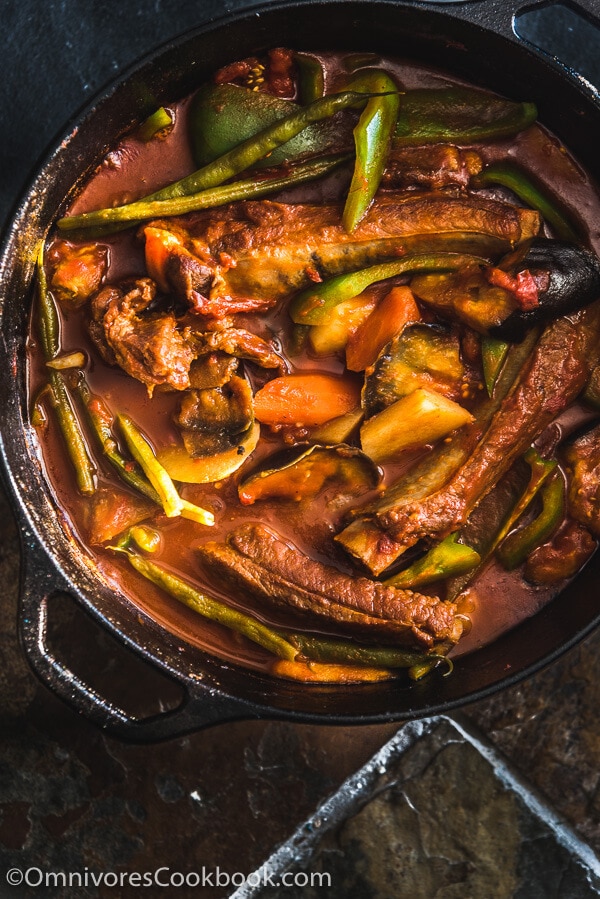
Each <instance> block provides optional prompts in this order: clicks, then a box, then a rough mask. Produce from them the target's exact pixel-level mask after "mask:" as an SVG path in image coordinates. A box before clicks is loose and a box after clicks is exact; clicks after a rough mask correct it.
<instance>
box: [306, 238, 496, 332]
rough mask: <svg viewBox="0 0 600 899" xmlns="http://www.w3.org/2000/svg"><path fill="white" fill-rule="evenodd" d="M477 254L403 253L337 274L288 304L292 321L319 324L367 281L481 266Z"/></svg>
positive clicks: (361, 288)
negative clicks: (368, 265) (393, 258)
mask: <svg viewBox="0 0 600 899" xmlns="http://www.w3.org/2000/svg"><path fill="white" fill-rule="evenodd" d="M485 264H486V263H485V260H484V259H481V258H480V257H479V256H470V255H468V254H464V253H423V254H416V255H411V256H404V258H402V259H397V260H394V261H393V262H382V263H380V264H379V265H372V266H370V267H369V268H363V269H360V270H359V271H357V272H349V273H348V274H344V275H337V276H336V277H335V278H330V279H329V280H327V281H323V283H322V284H316V285H313V286H311V287H308V288H307V289H306V290H303V291H302V292H301V293H299V294H298V296H296V297H295V298H294V299H293V300H292V302H291V303H290V306H289V312H290V315H291V317H292V321H294V322H296V324H298V325H320V324H322V323H323V322H325V321H326V320H327V315H328V313H329V311H330V310H331V309H333V308H334V307H335V306H337V305H338V303H343V302H344V300H349V299H351V298H352V297H356V296H358V295H359V293H362V292H363V290H366V289H367V287H370V286H371V284H375V283H377V282H378V281H385V280H386V279H387V278H395V277H396V276H397V275H404V274H406V273H407V272H424V271H455V270H456V269H460V268H462V267H463V266H467V265H485Z"/></svg>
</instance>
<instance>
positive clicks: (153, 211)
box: [57, 156, 348, 231]
mask: <svg viewBox="0 0 600 899" xmlns="http://www.w3.org/2000/svg"><path fill="white" fill-rule="evenodd" d="M347 159H348V157H347V156H330V157H328V158H327V159H322V160H314V161H312V162H307V163H304V164H303V165H297V166H295V168H293V169H291V170H288V171H287V173H286V174H284V175H276V176H274V177H271V178H264V177H262V178H259V177H256V178H248V179H245V180H243V181H235V182H234V183H233V184H225V185H223V186H222V187H215V188H211V189H206V190H202V191H199V192H198V193H196V194H190V195H187V196H175V197H173V198H171V199H169V198H163V199H161V198H157V195H152V197H153V198H152V197H147V198H146V199H144V200H138V201H136V202H135V203H128V204H127V205H125V206H114V207H110V208H108V209H98V210H96V211H94V212H83V213H81V214H80V215H71V216H67V217H66V218H62V219H59V220H58V223H57V224H58V227H59V228H60V230H61V231H76V230H79V229H84V228H97V227H98V226H102V225H110V224H114V223H119V222H125V223H128V224H135V223H136V222H139V221H142V220H143V219H150V218H162V217H165V216H170V215H185V213H186V212H195V211H197V210H199V209H211V208H214V207H217V206H225V205H226V204H227V203H233V202H235V201H237V200H251V199H258V198H259V197H264V196H267V195H268V194H272V193H275V192H276V191H278V190H283V189H284V188H286V187H292V186H294V185H297V184H304V183H305V182H306V181H314V180H315V179H316V178H321V177H323V176H324V175H327V174H329V172H331V171H333V169H335V168H336V167H337V166H338V165H340V164H341V163H342V162H346V160H347Z"/></svg>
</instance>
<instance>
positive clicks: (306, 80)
mask: <svg viewBox="0 0 600 899" xmlns="http://www.w3.org/2000/svg"><path fill="white" fill-rule="evenodd" d="M294 60H295V62H296V65H297V66H298V70H299V78H298V82H299V83H298V94H299V98H300V102H301V103H302V105H303V106H306V105H307V104H309V103H314V101H315V100H319V99H320V98H321V97H322V96H323V94H324V93H325V77H324V74H323V66H322V65H321V63H320V62H319V60H318V59H317V58H316V57H315V56H310V55H309V54H307V53H296V54H295V56H294Z"/></svg>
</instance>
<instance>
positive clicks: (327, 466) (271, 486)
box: [238, 444, 382, 505]
mask: <svg viewBox="0 0 600 899" xmlns="http://www.w3.org/2000/svg"><path fill="white" fill-rule="evenodd" d="M287 455H289V454H286V456H287ZM267 465H271V466H273V467H270V468H266V469H262V470H261V471H256V472H253V473H252V474H251V475H250V477H248V478H246V479H245V480H244V481H242V483H240V485H239V487H238V495H239V498H240V502H241V503H242V504H243V505H250V504H252V503H255V502H256V501H257V500H259V499H286V500H293V501H295V502H300V500H303V499H311V498H313V497H315V496H316V495H317V494H318V493H320V491H321V490H322V489H323V488H324V487H325V486H326V484H327V483H329V482H330V481H333V480H334V481H335V482H336V484H337V486H338V490H339V492H340V493H343V494H344V495H350V494H354V493H358V492H360V491H362V490H372V489H374V488H375V487H377V486H378V484H379V483H380V482H381V478H382V472H381V470H380V469H379V468H378V466H377V465H375V463H374V462H372V460H371V459H369V457H368V456H366V455H365V454H364V453H363V452H361V450H359V449H358V448H357V447H354V446H346V445H345V444H340V445H338V446H319V445H318V444H315V445H313V446H309V447H308V448H304V449H302V450H301V451H300V455H298V452H297V450H295V451H294V457H293V458H292V459H291V460H290V459H289V458H287V459H286V460H285V461H284V462H282V463H281V464H279V465H277V464H276V463H275V464H274V463H273V461H272V460H271V459H268V460H267Z"/></svg>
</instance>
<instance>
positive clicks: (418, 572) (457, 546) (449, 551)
mask: <svg viewBox="0 0 600 899" xmlns="http://www.w3.org/2000/svg"><path fill="white" fill-rule="evenodd" d="M457 538H458V534H450V535H449V536H448V537H446V538H445V539H444V540H442V542H441V543H438V544H437V546H434V547H433V548H432V549H430V550H429V552H428V553H426V555H424V556H423V558H422V559H419V560H418V561H417V562H414V563H413V564H412V565H410V566H409V568H406V569H405V570H404V571H400V572H398V574H395V575H393V576H392V577H389V578H387V580H385V581H384V582H383V583H384V584H387V585H388V586H390V587H401V588H409V587H410V588H411V589H412V588H413V587H424V586H425V585H426V584H433V583H434V582H435V581H440V580H443V579H445V578H448V577H457V576H458V575H460V574H464V573H465V572H467V571H471V570H472V569H473V568H475V566H476V565H478V564H479V562H480V561H481V556H480V555H479V553H478V552H476V551H475V550H474V549H471V547H470V546H466V544H464V543H458V541H457Z"/></svg>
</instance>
